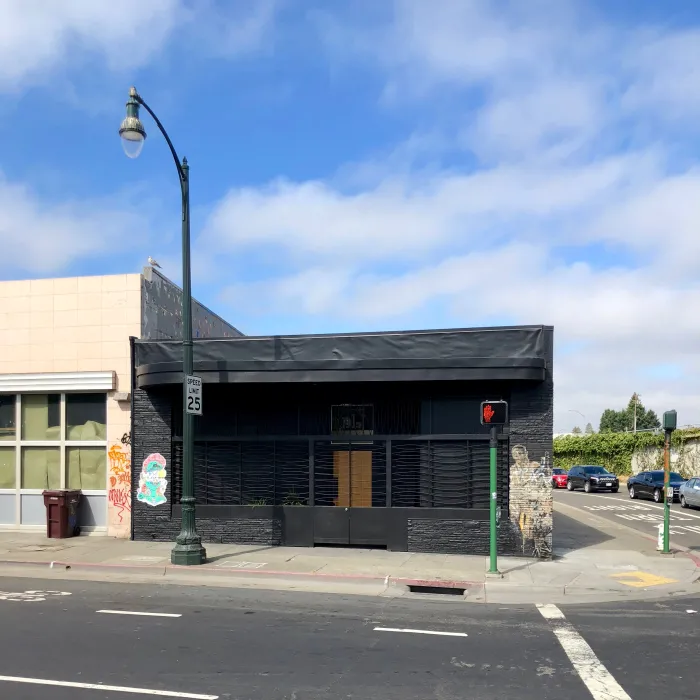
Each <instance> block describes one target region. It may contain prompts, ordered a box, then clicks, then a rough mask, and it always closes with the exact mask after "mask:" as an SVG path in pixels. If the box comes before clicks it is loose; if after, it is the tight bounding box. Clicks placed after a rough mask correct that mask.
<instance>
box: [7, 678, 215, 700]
mask: <svg viewBox="0 0 700 700" xmlns="http://www.w3.org/2000/svg"><path fill="white" fill-rule="evenodd" d="M2 681H5V682H7V683H29V684H31V685H53V686H59V687H61V688H82V689H84V690H101V691H102V692H110V691H111V692H113V693H133V694H134V695H159V696H160V697H162V698H187V699H188V700H218V698H219V696H218V695H201V694H199V693H179V692H177V691H175V690H150V689H148V688H127V687H126V686H121V685H102V684H101V683H71V682H69V681H50V680H47V679H45V678H21V677H20V676H0V682H2Z"/></svg>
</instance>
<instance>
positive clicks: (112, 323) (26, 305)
mask: <svg viewBox="0 0 700 700" xmlns="http://www.w3.org/2000/svg"><path fill="white" fill-rule="evenodd" d="M181 299H182V297H181V290H180V288H179V287H177V286H176V285H174V284H173V283H172V282H170V280H168V279H167V278H165V277H163V275H161V274H160V273H159V272H158V271H156V270H154V269H153V268H150V267H147V268H144V271H143V273H142V274H128V275H106V276H96V277H68V278H61V279H40V280H21V281H6V282H0V528H2V529H19V530H33V529H35V530H43V529H44V528H45V522H46V516H45V509H44V503H43V496H42V491H43V490H44V489H47V488H49V489H54V488H79V489H81V490H82V492H83V499H82V504H81V512H80V517H81V526H82V530H83V532H94V533H103V534H108V535H111V536H115V537H130V536H131V454H130V430H131V428H130V425H131V412H130V411H131V343H130V340H129V339H130V337H142V338H151V339H156V338H163V339H165V338H179V337H182V327H181V318H182V315H181V303H182V301H181ZM192 311H193V334H194V335H195V337H232V336H238V335H241V333H240V332H239V331H237V330H236V329H235V328H234V327H233V326H231V325H229V324H228V323H226V322H225V321H224V320H223V319H221V318H220V317H219V316H217V315H216V314H214V313H212V312H211V311H210V310H209V309H207V308H205V307H204V306H202V305H201V304H199V303H198V302H193V309H192Z"/></svg>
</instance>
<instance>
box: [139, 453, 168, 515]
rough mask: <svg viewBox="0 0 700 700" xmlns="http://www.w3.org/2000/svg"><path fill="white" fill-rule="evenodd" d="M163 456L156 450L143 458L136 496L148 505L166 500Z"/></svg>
mask: <svg viewBox="0 0 700 700" xmlns="http://www.w3.org/2000/svg"><path fill="white" fill-rule="evenodd" d="M165 465H166V462H165V457H163V455H162V454H159V453H158V452H156V453H154V454H150V455H148V457H146V459H144V460H143V465H142V469H141V474H140V476H139V490H138V494H137V496H136V498H137V499H138V500H139V501H142V502H143V503H147V504H148V505H149V506H159V505H162V504H163V503H166V502H167V500H168V499H167V498H166V497H165V489H166V488H167V486H168V482H167V480H166V477H167V472H166V470H165Z"/></svg>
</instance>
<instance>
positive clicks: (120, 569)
mask: <svg viewBox="0 0 700 700" xmlns="http://www.w3.org/2000/svg"><path fill="white" fill-rule="evenodd" d="M3 566H9V567H13V566H15V567H16V566H18V567H27V568H31V567H34V568H40V569H49V570H51V569H63V570H75V571H81V570H87V571H103V572H114V573H124V574H129V573H135V574H157V575H159V576H168V574H169V573H170V574H176V575H183V574H192V575H194V576H204V577H206V576H215V577H228V578H234V579H235V578H236V577H237V576H239V575H245V576H254V577H256V578H265V577H273V578H281V577H284V578H298V579H303V578H310V579H322V580H327V581H334V580H335V581H366V582H368V583H369V582H375V583H383V584H384V585H385V586H388V585H399V586H407V587H408V586H426V587H432V588H464V589H468V588H474V587H475V586H483V585H484V583H483V582H481V581H465V580H460V579H423V578H421V579H416V578H404V577H401V576H376V575H374V574H343V573H327V572H322V571H318V572H317V571H284V570H277V569H265V570H263V569H243V568H241V569H238V568H236V569H233V568H231V569H227V568H224V567H222V568H219V569H211V568H201V567H196V568H194V567H189V566H177V565H173V564H165V565H164V564H159V565H154V564H144V565H138V564H105V563H91V562H68V561H51V562H46V561H28V560H22V561H17V560H13V559H1V560H0V567H3Z"/></svg>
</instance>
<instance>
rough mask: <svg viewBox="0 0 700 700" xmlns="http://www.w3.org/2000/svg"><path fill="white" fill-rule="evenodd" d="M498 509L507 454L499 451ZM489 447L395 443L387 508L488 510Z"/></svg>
mask: <svg viewBox="0 0 700 700" xmlns="http://www.w3.org/2000/svg"><path fill="white" fill-rule="evenodd" d="M497 467H498V493H499V499H498V501H499V505H504V504H506V503H507V502H508V448H507V444H506V443H505V442H503V441H501V442H499V449H498V463H497ZM489 474H490V460H489V443H488V441H486V440H484V441H447V440H445V441H427V440H426V441H398V440H397V441H395V442H392V449H391V504H392V506H394V507H409V508H410V507H413V508H416V507H418V508H488V507H489Z"/></svg>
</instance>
